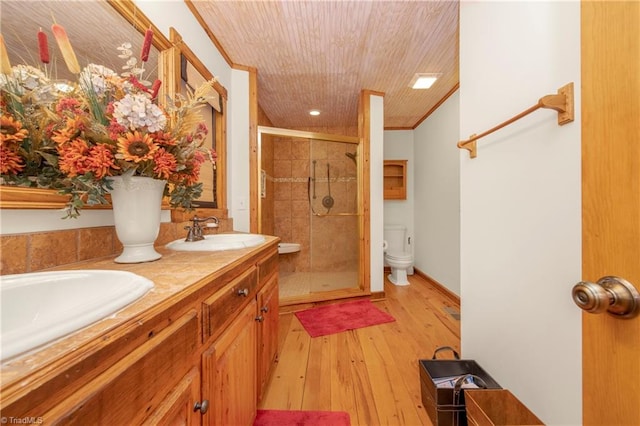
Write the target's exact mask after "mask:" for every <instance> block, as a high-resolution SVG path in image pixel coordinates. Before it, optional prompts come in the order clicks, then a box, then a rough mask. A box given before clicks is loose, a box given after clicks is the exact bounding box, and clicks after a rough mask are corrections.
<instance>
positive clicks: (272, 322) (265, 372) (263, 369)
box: [258, 273, 279, 402]
mask: <svg viewBox="0 0 640 426" xmlns="http://www.w3.org/2000/svg"><path fill="white" fill-rule="evenodd" d="M278 305H279V299H278V274H277V273H275V274H273V275H272V276H271V278H270V279H269V281H268V282H267V283H266V284H265V286H264V287H263V288H262V290H261V291H260V292H259V293H258V311H259V312H258V319H259V320H258V402H259V401H260V400H261V399H262V394H263V393H264V389H265V387H266V385H267V381H268V380H269V374H270V372H271V367H273V364H274V362H275V360H276V358H277V356H278V320H279V310H278Z"/></svg>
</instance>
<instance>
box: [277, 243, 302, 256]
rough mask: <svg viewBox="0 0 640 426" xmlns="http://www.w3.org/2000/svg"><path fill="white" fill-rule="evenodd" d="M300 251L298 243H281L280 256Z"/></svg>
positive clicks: (279, 246) (279, 245) (279, 247)
mask: <svg viewBox="0 0 640 426" xmlns="http://www.w3.org/2000/svg"><path fill="white" fill-rule="evenodd" d="M299 251H300V244H298V243H280V244H278V254H289V253H297V252H299Z"/></svg>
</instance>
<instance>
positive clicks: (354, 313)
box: [296, 299, 395, 337]
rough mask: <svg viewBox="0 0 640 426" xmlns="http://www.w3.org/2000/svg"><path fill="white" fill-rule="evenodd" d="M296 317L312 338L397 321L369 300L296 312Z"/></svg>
mask: <svg viewBox="0 0 640 426" xmlns="http://www.w3.org/2000/svg"><path fill="white" fill-rule="evenodd" d="M296 317H298V319H299V320H300V322H301V323H302V326H303V327H304V328H305V330H307V332H308V333H309V334H310V335H311V337H318V336H326V335H327V334H333V333H340V332H341V331H347V330H354V329H356V328H362V327H368V326H370V325H377V324H383V323H385V322H393V321H395V318H393V317H392V316H391V315H389V314H387V313H386V312H383V311H381V310H380V309H378V308H376V307H375V306H373V303H371V301H370V300H368V299H365V300H357V301H355V302H345V303H336V304H333V305H324V306H318V307H317V308H311V309H306V310H304V311H300V312H296Z"/></svg>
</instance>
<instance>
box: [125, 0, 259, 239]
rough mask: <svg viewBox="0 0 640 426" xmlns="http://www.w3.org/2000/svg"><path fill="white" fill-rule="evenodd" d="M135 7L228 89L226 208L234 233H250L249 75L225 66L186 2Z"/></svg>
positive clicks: (148, 0) (142, 0)
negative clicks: (177, 36) (172, 32)
mask: <svg viewBox="0 0 640 426" xmlns="http://www.w3.org/2000/svg"><path fill="white" fill-rule="evenodd" d="M136 4H137V5H138V7H140V9H141V10H142V11H143V12H144V14H145V15H147V17H148V18H149V19H151V21H152V22H153V23H154V24H155V25H156V26H157V27H158V28H159V29H160V30H161V31H162V32H163V33H165V35H167V36H168V34H169V27H174V28H175V29H176V30H177V31H178V33H179V34H180V35H181V36H182V39H183V40H184V42H185V43H186V44H187V45H188V46H189V48H190V49H191V50H192V51H193V52H194V53H195V54H196V56H197V57H198V58H199V59H200V60H201V61H202V62H203V63H204V64H205V65H206V66H207V68H208V69H209V71H211V73H212V74H213V75H215V76H216V77H217V78H218V80H219V82H220V84H222V85H223V86H224V87H225V88H226V89H227V93H228V95H229V98H228V104H227V109H228V115H227V154H228V158H227V170H228V174H227V198H228V201H227V208H228V209H229V216H230V217H232V218H233V228H234V230H236V231H245V232H248V231H249V222H250V220H249V73H248V72H247V71H243V70H237V69H232V68H231V67H230V66H229V65H228V64H227V63H226V61H225V60H224V58H223V57H222V55H221V54H220V52H218V50H217V49H216V48H215V46H214V45H213V43H212V42H211V40H210V39H209V36H207V34H206V33H205V32H204V30H203V29H202V27H201V25H200V23H198V21H197V20H196V19H195V18H194V16H193V14H192V13H191V11H190V10H189V8H188V7H187V5H186V4H185V3H184V1H182V0H172V1H158V0H137V1H136ZM249 65H250V64H249Z"/></svg>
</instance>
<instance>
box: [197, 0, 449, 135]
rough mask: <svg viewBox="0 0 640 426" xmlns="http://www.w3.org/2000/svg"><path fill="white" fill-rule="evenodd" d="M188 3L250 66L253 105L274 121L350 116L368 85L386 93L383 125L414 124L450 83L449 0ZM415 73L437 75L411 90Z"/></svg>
mask: <svg viewBox="0 0 640 426" xmlns="http://www.w3.org/2000/svg"><path fill="white" fill-rule="evenodd" d="M192 5H193V6H194V9H195V11H196V13H197V14H199V15H200V17H201V18H202V20H203V21H204V22H205V24H206V25H207V26H208V27H209V29H210V31H211V32H212V33H213V34H214V35H215V37H216V38H217V39H218V41H219V42H220V44H221V45H222V47H223V48H224V50H225V52H226V53H227V55H228V56H229V57H230V58H231V60H232V61H233V62H234V63H235V64H239V65H246V66H252V67H256V68H257V69H258V93H259V95H258V96H259V102H260V106H261V107H262V108H263V109H264V111H265V113H266V114H267V115H268V117H269V119H270V120H271V121H272V123H273V124H274V126H277V127H293V128H300V127H319V126H320V127H327V126H329V127H332V126H335V127H340V126H354V125H356V123H357V106H358V96H359V93H360V91H361V90H362V89H370V90H375V91H380V92H384V93H385V101H384V102H385V123H384V125H385V127H393V128H413V127H415V126H416V125H417V124H418V123H419V122H420V121H421V120H422V118H423V117H424V116H425V115H426V114H427V113H428V112H429V111H430V110H431V109H432V108H433V107H434V106H436V105H437V104H438V103H439V102H440V100H441V99H442V98H443V97H444V96H446V95H447V94H448V93H449V92H450V91H451V89H452V88H454V87H455V86H456V85H457V84H458V2H457V1H419V0H418V1H382V0H380V1H356V0H342V1H319V0H315V1H292V0H272V1H238V0H230V1H225V0H223V1H220V0H218V1H193V2H192ZM416 73H441V74H442V75H441V77H440V79H439V80H438V81H437V82H436V84H435V85H434V86H432V88H431V89H427V90H414V89H411V88H409V87H408V85H409V83H410V81H411V79H412V78H413V76H414V74H416ZM310 109H319V110H320V111H322V114H321V115H320V116H319V117H311V116H309V115H308V111H309V110H310Z"/></svg>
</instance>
